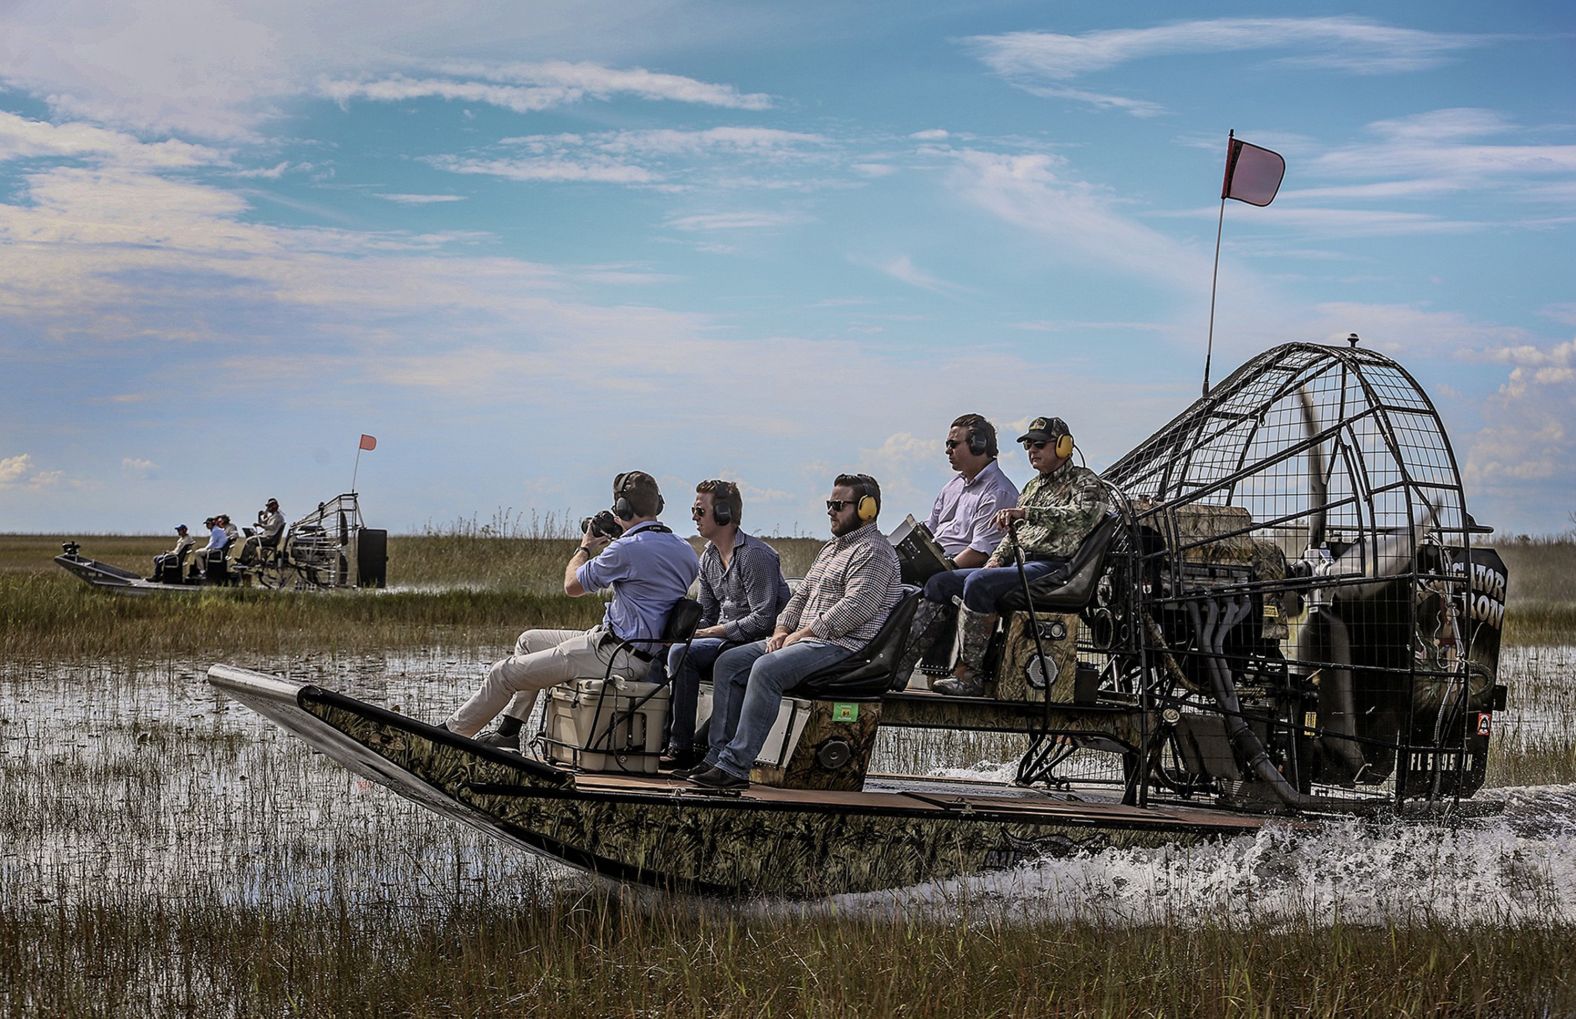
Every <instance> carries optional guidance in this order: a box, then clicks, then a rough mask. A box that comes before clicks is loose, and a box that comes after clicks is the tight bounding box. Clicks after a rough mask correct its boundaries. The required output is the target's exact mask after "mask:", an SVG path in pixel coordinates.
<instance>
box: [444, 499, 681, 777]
mask: <svg viewBox="0 0 1576 1019" xmlns="http://www.w3.org/2000/svg"><path fill="white" fill-rule="evenodd" d="M661 512H662V493H661V492H660V491H659V490H658V488H657V482H656V479H655V478H653V477H652V476H651V475H649V474H647V473H645V472H644V471H629V472H626V473H624V474H620V475H618V476H617V477H616V478H614V479H613V508H612V510H611V511H604V512H602V513H598V514H597V515H596V517H594V518H588V519H587V520H585V521H583V522H582V527H583V529H584V532H585V533H584V534H583V536H582V537H581V539H580V546H579V547H578V548H576V549H575V552H574V555H572V556H570V557H569V562H568V564H567V565H566V566H565V567H564V593H565V594H567V595H569V596H570V597H571V598H581V597H584V596H586V595H588V594H594V593H595V592H597V591H599V590H601V589H603V588H609V587H610V588H612V589H613V600H612V602H611V603H610V604H609V605H608V607H607V611H606V613H604V615H603V617H602V622H600V623H599V624H597V625H596V626H594V627H592V628H591V629H589V630H584V631H580V630H527V631H525V632H524V633H522V634H520V638H519V640H518V641H516V642H515V647H514V654H512V655H510V656H509V657H508V658H504V659H501V660H500V661H498V662H495V663H494V664H493V666H492V668H490V669H488V670H487V678H486V679H485V680H483V681H482V685H481V688H480V689H479V690H477V691H476V693H475V694H473V695H472V696H471V699H470V700H468V701H466V702H465V703H464V704H463V705H461V706H460V708H459V709H458V710H457V711H455V712H454V714H453V715H451V716H450V717H449V718H448V719H447V720H446V721H445V722H444V723H443V725H444V727H445V728H447V729H448V730H449V731H450V732H455V733H458V734H460V735H461V736H475V735H476V734H477V733H478V732H480V731H481V730H482V727H483V726H485V725H486V724H487V723H488V722H489V721H491V720H492V719H493V717H494V716H496V715H497V714H498V712H499V711H500V710H502V711H503V712H504V716H503V718H502V720H501V721H500V722H499V724H498V728H497V729H496V730H494V731H493V732H491V733H489V734H487V735H486V736H484V737H482V739H481V742H483V743H486V744H487V745H489V746H497V747H504V748H508V749H519V747H520V730H521V728H522V724H523V723H524V722H525V720H526V719H527V718H529V717H530V714H531V709H532V708H533V707H534V706H535V705H536V694H537V691H539V690H545V689H547V688H548V687H553V686H557V685H559V684H561V683H570V682H573V681H575V680H577V679H601V678H602V677H603V676H610V677H611V678H615V679H640V678H642V677H644V676H645V675H646V672H647V671H648V670H649V669H650V667H651V663H652V661H653V660H654V659H655V657H656V656H657V654H659V653H660V647H659V644H658V641H659V640H660V639H661V636H662V630H663V625H664V624H665V623H666V621H667V618H668V613H669V612H671V611H672V610H673V606H674V605H675V604H677V603H678V601H679V600H680V599H681V598H683V597H684V596H685V594H686V592H688V590H689V586H690V584H691V583H692V582H694V580H695V574H696V572H697V569H698V564H697V561H696V558H695V551H694V549H692V548H690V546H689V542H687V541H685V540H684V539H682V538H679V537H677V536H676V535H674V533H673V532H672V531H671V530H669V529H668V528H667V527H664V526H663V525H662V524H661V523H659V522H658V520H657V515H658V514H659V513H661ZM506 705H507V706H506Z"/></svg>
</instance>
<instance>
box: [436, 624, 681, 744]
mask: <svg viewBox="0 0 1576 1019" xmlns="http://www.w3.org/2000/svg"><path fill="white" fill-rule="evenodd" d="M605 635H606V631H605V630H603V629H602V628H601V627H600V626H599V627H595V628H593V629H590V630H527V631H525V632H524V633H522V634H520V639H519V640H517V641H515V644H514V654H512V655H510V656H509V657H508V658H504V659H500V660H499V661H496V662H494V663H493V665H492V668H490V669H488V670H487V678H486V679H484V680H482V686H481V689H480V690H477V691H476V692H475V693H474V694H472V695H471V699H470V700H468V701H466V702H465V703H464V704H462V705H460V708H459V710H458V711H456V712H455V713H454V714H453V715H451V716H450V717H449V720H448V725H449V728H450V729H451V730H453V731H454V732H457V733H459V734H460V735H461V736H474V735H476V734H477V733H478V732H481V731H482V729H483V728H485V727H486V725H487V723H488V722H491V721H492V720H493V718H494V717H496V716H497V714H498V712H499V711H504V712H505V713H506V714H508V715H509V716H510V717H511V718H518V719H519V720H520V721H522V722H523V721H525V720H526V719H528V718H529V717H530V715H531V709H532V708H533V707H535V706H536V693H537V691H538V690H546V689H547V688H548V687H553V686H558V685H559V684H560V683H572V682H574V681H575V680H577V679H601V678H602V677H603V676H607V675H611V676H612V677H613V678H616V679H639V678H641V677H642V676H644V675H645V674H646V670H647V669H649V668H650V667H651V665H650V663H649V662H643V661H641V660H640V659H638V658H636V657H635V656H634V655H632V654H630V653H629V650H628V649H627V648H621V647H618V646H617V645H615V644H613V643H612V642H611V641H608V642H604V641H603V637H604V636H605ZM609 662H611V663H612V672H611V673H609V671H608V664H609ZM505 705H507V708H505Z"/></svg>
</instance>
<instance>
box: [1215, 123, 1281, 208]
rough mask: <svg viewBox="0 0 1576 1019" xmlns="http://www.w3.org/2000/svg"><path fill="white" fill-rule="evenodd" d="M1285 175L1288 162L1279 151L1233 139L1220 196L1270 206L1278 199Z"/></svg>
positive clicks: (1227, 154)
mask: <svg viewBox="0 0 1576 1019" xmlns="http://www.w3.org/2000/svg"><path fill="white" fill-rule="evenodd" d="M1285 176H1286V160H1284V159H1282V158H1281V155H1280V153H1279V152H1271V151H1270V150H1269V149H1262V148H1259V146H1257V145H1249V144H1248V143H1247V142H1245V141H1242V140H1241V139H1239V138H1230V139H1228V140H1227V142H1226V179H1225V181H1224V182H1222V184H1221V185H1220V197H1221V198H1222V199H1226V198H1235V199H1236V200H1237V201H1239V202H1247V203H1248V204H1249V205H1258V206H1264V205H1268V204H1270V203H1271V202H1273V201H1274V200H1275V192H1277V191H1279V190H1280V186H1281V178H1283V177H1285Z"/></svg>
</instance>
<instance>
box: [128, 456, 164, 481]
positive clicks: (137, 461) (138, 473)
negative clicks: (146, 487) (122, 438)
mask: <svg viewBox="0 0 1576 1019" xmlns="http://www.w3.org/2000/svg"><path fill="white" fill-rule="evenodd" d="M158 468H159V465H158V464H156V463H154V462H153V461H152V460H149V459H147V458H145V457H140V456H126V457H121V460H120V470H121V473H122V474H125V475H126V476H127V477H132V478H149V477H152V476H153V472H154V471H156V470H158Z"/></svg>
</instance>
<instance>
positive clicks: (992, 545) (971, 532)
mask: <svg viewBox="0 0 1576 1019" xmlns="http://www.w3.org/2000/svg"><path fill="white" fill-rule="evenodd" d="M999 452H1000V450H999V449H998V448H997V445H996V426H995V425H993V424H991V423H990V422H989V421H987V420H986V419H985V418H984V417H983V416H981V415H979V414H964V415H962V416H961V417H959V418H958V419H957V420H955V421H953V422H952V427H951V429H950V430H949V431H948V432H947V462H948V463H949V464H951V465H952V469H953V470H955V471H957V474H955V475H953V477H952V480H951V481H948V482H947V483H946V485H945V486H943V487H942V489H941V494H940V495H938V496H936V503H935V505H934V506H932V507H931V509H930V517H929V519H927V520H926V521H925V526H926V527H927V528H928V529H929V531H930V533H931V535H932V536H933V537H934V538H935V539H936V544H938V545H940V546H941V550H942V551H943V552H945V553H946V554H947V559H948V561H949V562H950V563H951V565H952V568H953V569H965V570H966V569H972V568H974V567H976V566H983V565H984V564H985V560H986V559H987V558H988V557H989V556H990V554H991V552H993V551H995V549H996V546H997V545H998V544H999V543H1000V542H1001V535H1002V531H1001V528H1000V527H998V526H997V525H996V514H997V512H998V511H1000V510H1004V509H1007V508H1008V507H1011V506H1016V505H1017V504H1018V486H1017V485H1014V484H1013V483H1012V479H1010V478H1008V477H1007V475H1005V474H1003V473H1002V470H1001V465H1000V464H998V463H997V462H996V457H997V455H998V454H999ZM953 609H954V606H953V604H952V602H951V601H950V600H949V601H947V602H945V603H939V604H938V603H936V602H932V601H922V602H921V603H920V605H919V608H918V610H916V611H915V613H914V622H913V624H912V625H911V626H910V627H909V631H908V632H909V640H908V646H907V650H906V651H905V652H904V655H903V659H902V661H901V662H900V663H899V664H898V674H899V675H902V676H905V677H906V676H907V675H908V674H909V673H910V672H912V671H913V668H914V666H915V665H917V664H918V663H919V661H920V659H921V658H924V657H925V656H926V655H927V654H930V653H931V652H932V651H940V652H942V653H943V654H945V653H949V652H950V651H951V639H952V626H951V625H949V624H952V623H953V621H954V619H955V618H956V616H955V614H954V612H953ZM943 647H944V650H943ZM933 658H934V656H932V659H933ZM943 661H944V659H943ZM944 667H945V666H944V665H943V668H944Z"/></svg>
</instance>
